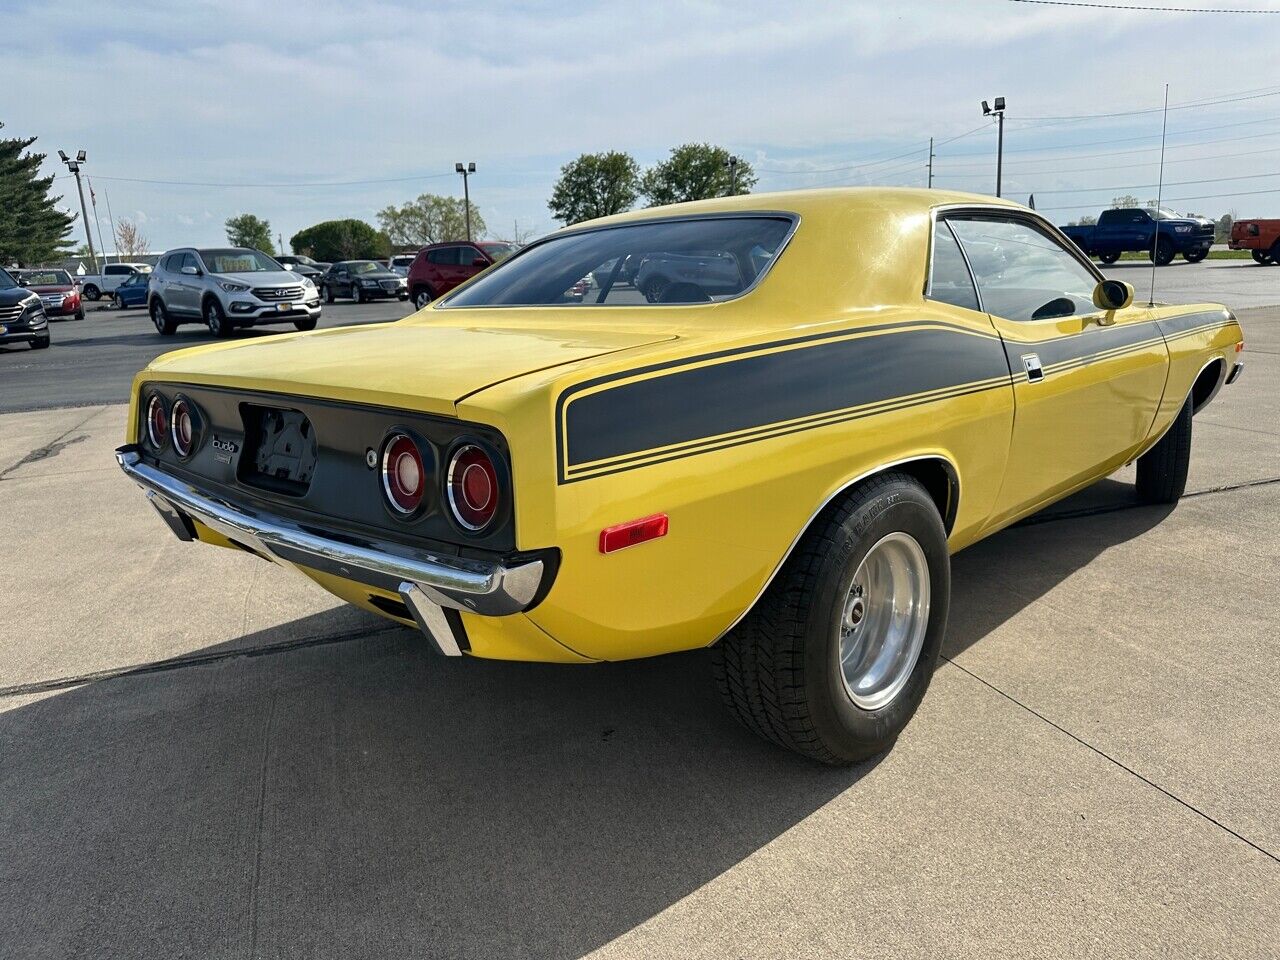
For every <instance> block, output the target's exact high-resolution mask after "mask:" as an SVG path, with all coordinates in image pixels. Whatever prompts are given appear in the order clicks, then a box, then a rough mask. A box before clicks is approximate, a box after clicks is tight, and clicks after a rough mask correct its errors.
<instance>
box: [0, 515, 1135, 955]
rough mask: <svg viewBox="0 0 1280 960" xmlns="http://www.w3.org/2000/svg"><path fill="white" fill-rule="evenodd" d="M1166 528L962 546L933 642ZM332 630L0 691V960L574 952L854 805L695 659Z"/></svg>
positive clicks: (841, 778)
mask: <svg viewBox="0 0 1280 960" xmlns="http://www.w3.org/2000/svg"><path fill="white" fill-rule="evenodd" d="M1115 493H1116V495H1117V496H1118V495H1119V492H1118V491H1116V492H1115ZM1159 515H1160V511H1152V510H1128V511H1121V512H1119V513H1116V514H1115V515H1113V516H1109V517H1106V518H1098V520H1096V521H1094V523H1095V524H1096V525H1095V526H1091V527H1090V528H1089V529H1088V531H1087V535H1083V536H1082V535H1081V532H1080V529H1079V524H1080V523H1081V522H1088V521H1079V520H1072V521H1061V522H1050V523H1040V524H1037V525H1034V526H1031V527H1024V528H1020V529H1015V530H1011V531H1008V532H1006V533H1003V534H1000V535H997V536H996V537H993V538H992V539H990V540H989V541H987V542H986V543H984V544H981V545H979V546H977V547H975V548H973V549H971V550H969V551H966V552H965V553H963V554H961V555H959V556H958V557H957V558H956V564H955V569H956V578H955V582H956V589H955V601H954V603H953V607H952V609H953V616H952V622H953V627H952V636H951V640H950V642H949V645H948V651H949V653H950V654H952V655H954V654H955V653H957V652H958V651H959V650H961V649H964V648H966V647H968V646H971V645H972V644H974V643H977V642H979V641H981V639H982V638H983V636H985V635H986V633H988V632H989V631H990V630H992V629H994V628H995V627H996V626H998V625H999V624H1000V623H1002V622H1004V620H1006V619H1008V618H1009V617H1011V616H1013V615H1014V614H1016V613H1017V612H1018V610H1020V609H1022V608H1023V607H1025V606H1026V605H1027V604H1029V603H1032V602H1034V600H1035V599H1036V598H1037V597H1038V596H1040V595H1042V594H1043V593H1044V592H1045V591H1046V590H1048V589H1049V588H1051V587H1052V586H1053V585H1054V584H1055V583H1058V582H1060V581H1061V580H1062V579H1064V578H1065V577H1067V576H1070V575H1072V574H1073V573H1075V572H1076V571H1077V570H1079V569H1080V568H1081V567H1083V566H1085V565H1087V564H1088V562H1089V560H1090V559H1092V557H1094V556H1096V555H1097V554H1098V553H1099V552H1100V551H1101V550H1104V549H1106V548H1107V547H1109V546H1111V545H1113V544H1115V543H1119V542H1122V541H1123V540H1126V539H1129V538H1131V537H1133V536H1137V535H1139V534H1140V533H1141V532H1142V531H1143V530H1145V529H1148V528H1149V527H1150V526H1151V525H1152V524H1154V523H1156V522H1158V519H1159ZM1102 520H1105V521H1106V522H1101V521H1102ZM1014 582H1017V583H1018V585H1019V586H1018V589H1016V590H1013V589H1002V588H1001V586H1000V585H1002V584H1009V583H1014ZM328 616H329V615H326V614H319V615H316V616H315V617H312V618H309V619H308V620H306V621H300V622H295V623H293V624H290V625H288V630H289V635H290V636H296V635H299V632H300V633H301V634H302V635H307V636H311V637H313V638H314V639H313V640H312V641H310V642H306V643H301V644H299V643H297V642H292V643H289V644H286V645H285V648H281V647H279V646H278V644H279V642H280V638H279V635H280V633H281V628H276V629H272V630H266V631H263V632H261V633H259V634H256V635H253V636H248V637H243V638H240V639H239V640H237V641H235V643H236V645H237V646H238V647H240V648H241V649H239V650H232V649H231V645H230V644H227V645H222V646H218V647H209V648H206V649H203V650H198V651H193V654H192V655H193V656H195V657H197V658H199V662H197V663H192V662H190V661H185V662H181V663H173V662H169V663H164V664H159V665H154V666H151V667H148V668H146V669H144V670H142V671H139V672H135V673H133V674H131V675H127V676H120V677H115V678H112V679H104V680H100V681H98V682H94V683H88V684H85V685H83V686H79V687H75V688H72V689H68V690H62V691H57V692H53V693H46V694H42V695H36V696H31V697H24V698H20V702H18V703H16V704H15V703H14V702H13V700H14V698H10V700H9V703H8V704H6V703H5V701H4V700H0V708H4V707H6V706H7V709H5V712H3V713H0V758H2V759H0V890H3V896H0V929H4V930H5V931H6V933H5V938H6V940H7V941H8V943H7V945H6V952H7V953H8V954H9V955H13V956H22V957H28V958H31V957H63V956H80V955H97V956H132V957H143V956H146V957H165V958H172V957H180V956H192V957H205V956H223V955H230V954H235V955H244V956H252V957H256V956H283V955H290V956H314V957H322V956H324V957H330V956H332V957H354V956H428V955H429V956H431V957H492V958H501V957H515V956H580V955H582V954H584V953H587V952H589V951H590V950H592V949H594V948H596V947H599V946H601V945H602V944H605V943H607V942H609V941H610V940H612V939H614V938H616V937H618V936H619V935H621V934H623V933H625V932H626V931H628V930H630V929H632V928H634V927H635V926H637V925H638V924H640V923H643V922H644V921H646V920H648V919H649V918H651V917H653V916H654V915H656V914H658V913H659V912H661V911H663V910H664V909H666V908H667V907H670V906H671V905H672V904H675V903H676V902H677V901H679V900H680V899H681V898H683V897H685V896H686V895H688V894H690V893H692V892H693V891H695V890H697V889H698V888H700V887H702V886H703V885H705V884H707V883H708V882H710V881H711V880H713V879H714V878H716V877H717V876H719V875H721V874H722V873H724V872H725V871H726V870H728V869H730V868H731V867H733V866H734V865H735V864H738V863H740V862H741V861H742V860H743V859H745V858H746V857H748V856H750V855H751V854H753V853H754V852H756V851H758V850H760V849H761V848H762V847H763V846H765V845H766V844H768V843H769V842H770V841H771V840H773V839H774V838H776V837H778V836H780V835H781V834H783V833H784V832H786V831H787V830H789V829H791V828H792V827H794V826H795V825H796V824H798V823H799V822H800V821H802V820H804V819H805V818H806V817H808V816H810V815H811V814H813V813H814V812H815V811H817V810H819V809H820V808H822V807H823V806H824V805H826V804H827V803H828V802H829V801H831V800H832V799H833V798H835V797H836V796H838V795H840V794H842V793H844V792H846V791H849V790H860V789H868V788H870V782H864V780H865V778H866V777H867V775H868V774H869V773H871V772H872V771H873V770H874V769H875V766H876V762H877V761H872V762H870V763H866V764H862V765H860V766H857V767H854V768H850V769H829V768H825V767H821V766H818V765H815V764H813V763H810V762H808V761H805V760H802V759H800V758H798V757H795V756H792V755H790V754H788V753H785V752H783V751H781V750H779V749H776V748H775V747H773V746H771V745H769V744H767V743H764V742H762V741H759V740H757V739H756V738H755V737H753V736H752V735H750V734H749V733H747V732H746V731H744V730H742V729H741V728H739V727H738V726H737V725H735V724H734V723H733V722H731V721H730V720H729V719H728V718H727V716H726V714H725V713H724V712H723V711H722V710H721V708H720V705H719V703H718V702H717V700H716V695H715V692H714V689H713V688H712V685H711V683H710V682H709V677H708V665H707V663H706V653H705V652H698V653H693V654H682V655H676V656H668V657H660V658H655V659H651V660H644V661H637V662H632V663H622V664H601V665H595V666H574V667H569V666H550V665H536V664H508V663H499V662H489V661H482V660H471V659H460V660H452V659H444V658H441V657H438V656H434V655H432V654H430V653H429V652H428V650H427V647H426V644H425V643H424V642H423V641H422V640H421V639H420V638H419V637H418V636H417V635H416V634H415V633H413V632H411V631H408V630H402V629H398V628H391V629H387V630H376V629H374V627H375V625H376V623H377V621H374V620H372V619H370V620H369V623H368V627H367V628H365V629H358V630H356V631H355V632H354V633H347V634H341V635H336V636H326V634H325V631H326V629H329V630H332V626H328V627H327V626H326V624H327V619H328ZM273 644H276V645H277V646H276V647H275V648H274V649H273V648H272V645H273ZM246 651H247V652H246ZM850 829H857V828H856V827H855V826H851V827H850ZM851 869H856V865H851Z"/></svg>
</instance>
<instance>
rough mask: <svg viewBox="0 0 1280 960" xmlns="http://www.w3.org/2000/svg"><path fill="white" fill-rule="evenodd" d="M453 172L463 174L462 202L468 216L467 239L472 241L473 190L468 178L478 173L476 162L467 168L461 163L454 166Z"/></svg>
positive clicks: (469, 164)
mask: <svg viewBox="0 0 1280 960" xmlns="http://www.w3.org/2000/svg"><path fill="white" fill-rule="evenodd" d="M453 172H454V173H460V174H462V202H463V206H464V209H465V210H466V215H467V239H468V240H470V239H471V188H470V186H469V185H468V183H467V178H468V177H470V176H471V174H473V173H475V172H476V162H475V161H474V160H472V161H470V162H469V163H467V164H466V165H465V166H464V165H463V164H461V163H455V164H454V165H453Z"/></svg>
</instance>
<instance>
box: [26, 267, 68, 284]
mask: <svg viewBox="0 0 1280 960" xmlns="http://www.w3.org/2000/svg"><path fill="white" fill-rule="evenodd" d="M19 276H20V277H21V278H22V282H23V283H25V284H26V285H27V286H28V287H69V286H71V275H70V274H68V273H67V271H65V270H24V271H23V272H22V273H21V274H19Z"/></svg>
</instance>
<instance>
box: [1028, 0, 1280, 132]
mask: <svg viewBox="0 0 1280 960" xmlns="http://www.w3.org/2000/svg"><path fill="white" fill-rule="evenodd" d="M1277 12H1280V11H1277ZM1266 97H1280V90H1270V91H1269V92H1267V93H1254V94H1252V95H1250V96H1246V97H1236V96H1227V95H1223V97H1222V98H1221V99H1216V100H1215V99H1204V100H1187V101H1185V102H1183V103H1180V104H1176V105H1174V106H1172V107H1170V108H1169V110H1170V111H1173V110H1196V109H1200V108H1202V107H1218V106H1221V105H1222V104H1224V103H1241V102H1243V101H1245V100H1262V99H1264V98H1266ZM1160 112H1162V111H1161V109H1160V108H1159V107H1151V108H1149V109H1145V110H1120V111H1117V112H1116V113H1079V114H1074V115H1070V116H1058V117H1010V118H1009V119H1010V121H1011V122H1017V123H1027V122H1034V121H1039V120H1052V121H1062V122H1069V121H1075V120H1110V119H1113V118H1115V117H1137V116H1141V115H1143V114H1148V113H1160ZM1049 125H1050V124H1047V123H1046V124H1044V126H1049Z"/></svg>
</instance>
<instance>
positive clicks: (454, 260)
mask: <svg viewBox="0 0 1280 960" xmlns="http://www.w3.org/2000/svg"><path fill="white" fill-rule="evenodd" d="M427 259H428V260H430V261H431V262H432V263H438V264H440V266H442V267H456V266H457V265H458V248H457V247H441V248H440V249H439V250H432V251H431V252H430V253H428V254H427Z"/></svg>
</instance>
